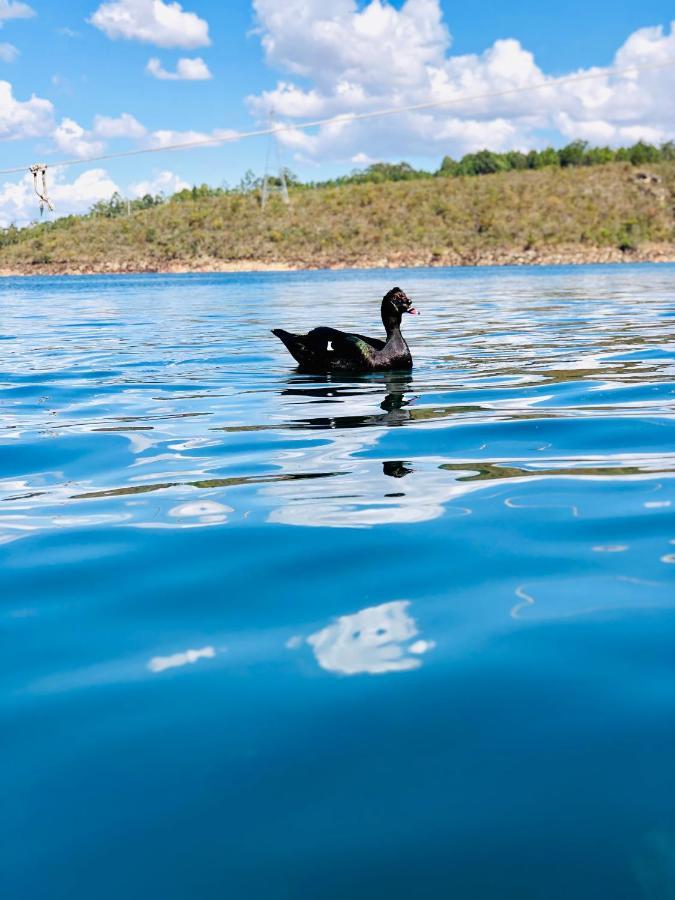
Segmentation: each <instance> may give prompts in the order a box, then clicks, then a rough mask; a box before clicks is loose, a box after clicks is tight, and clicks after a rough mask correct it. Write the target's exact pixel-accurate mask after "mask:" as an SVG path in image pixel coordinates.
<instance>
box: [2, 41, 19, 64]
mask: <svg viewBox="0 0 675 900" xmlns="http://www.w3.org/2000/svg"><path fill="white" fill-rule="evenodd" d="M18 55H19V51H18V49H17V48H16V47H15V46H14V44H7V43H4V44H0V59H1V60H2V61H3V62H6V63H11V62H14V60H15V59H16V58H17V56H18Z"/></svg>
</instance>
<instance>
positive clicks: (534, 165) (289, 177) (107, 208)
mask: <svg viewBox="0 0 675 900" xmlns="http://www.w3.org/2000/svg"><path fill="white" fill-rule="evenodd" d="M673 160H675V141H668V142H667V143H664V144H661V145H660V146H656V145H654V144H648V143H646V142H644V141H638V142H637V143H636V144H633V145H632V146H630V147H617V148H614V147H591V146H589V144H588V142H587V141H572V143H570V144H567V145H566V146H564V147H560V148H559V149H556V148H554V147H546V148H545V149H543V150H530V151H529V152H527V153H524V152H522V151H520V150H509V151H507V152H506V153H496V152H495V151H494V150H479V151H478V152H476V153H467V154H465V155H464V156H462V158H461V159H458V160H455V159H453V158H452V157H451V156H444V157H443V160H442V161H441V164H440V166H439V168H438V169H437V170H436V171H435V172H430V171H428V170H426V169H415V168H414V167H413V166H411V165H410V163H407V162H399V163H388V162H376V163H372V164H371V165H369V166H367V167H366V168H364V169H355V170H353V171H352V172H350V173H349V174H347V175H341V176H339V177H337V178H332V179H328V180H325V181H309V182H301V181H300V180H299V179H298V177H297V176H296V175H295V174H294V173H293V172H291V171H290V170H289V169H285V170H284V175H285V178H286V183H287V185H288V187H289V188H291V189H296V190H307V189H312V188H321V187H339V186H341V185H345V184H379V183H382V182H388V181H412V180H414V179H421V178H437V177H446V178H447V177H453V178H459V177H466V176H469V177H470V176H476V175H492V174H494V173H496V172H511V171H522V170H526V169H544V168H547V167H559V168H563V169H564V168H568V167H570V166H598V165H607V164H608V163H628V164H629V165H632V166H643V165H646V164H649V163H658V162H666V161H673ZM263 180H264V179H263V177H261V176H257V175H256V174H255V173H254V172H253V171H251V170H250V169H249V170H248V171H247V172H246V174H245V175H244V177H243V178H242V179H241V181H240V182H239V184H237V185H236V186H234V187H227V186H223V187H211V186H210V185H208V184H201V185H195V186H194V187H192V188H184V189H183V190H180V191H177V192H176V193H175V194H173V195H172V196H171V197H168V198H167V197H165V196H164V195H163V194H161V193H160V194H155V195H152V194H146V195H145V196H143V197H139V198H136V199H134V200H127V199H125V198H124V197H122V196H121V195H120V194H118V193H115V194H113V196H112V197H111V198H110V199H109V200H99V201H98V203H95V204H94V205H93V206H92V207H91V210H90V213H89V214H90V215H94V216H104V217H106V218H115V217H117V216H123V215H127V214H128V213H130V212H134V211H136V210H141V209H149V208H150V207H152V206H157V205H159V204H162V203H165V202H166V201H167V200H170V201H171V202H174V203H182V202H186V201H190V200H202V199H206V198H210V197H219V196H222V195H224V194H233V193H235V194H249V193H252V192H256V191H258V192H259V191H261V189H262V185H263ZM268 182H269V183H270V185H271V186H273V187H274V186H275V185H276V186H279V183H280V179H279V177H278V176H268Z"/></svg>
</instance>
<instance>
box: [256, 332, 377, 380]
mask: <svg viewBox="0 0 675 900" xmlns="http://www.w3.org/2000/svg"><path fill="white" fill-rule="evenodd" d="M273 334H275V335H276V336H277V337H278V338H279V339H280V340H281V341H283V343H284V344H285V345H286V347H287V349H288V351H289V353H290V354H291V356H292V357H293V359H295V361H296V362H297V363H298V364H299V365H300V366H302V367H303V368H308V369H313V370H315V371H321V372H329V371H335V370H340V369H346V370H359V369H361V370H367V369H371V368H373V366H374V364H375V359H374V357H375V355H376V353H377V351H378V348H377V347H376V346H375V341H374V340H373V342H372V343H371V342H370V340H371V339H369V338H365V337H363V335H359V334H349V333H348V332H345V331H338V330H337V328H314V329H313V330H312V331H310V332H309V333H308V334H291V333H290V332H288V331H284V330H283V329H281V328H275V329H274V331H273Z"/></svg>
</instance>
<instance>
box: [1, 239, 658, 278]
mask: <svg viewBox="0 0 675 900" xmlns="http://www.w3.org/2000/svg"><path fill="white" fill-rule="evenodd" d="M668 262H670V263H673V262H675V244H671V243H660V244H646V245H644V246H641V247H638V248H636V249H626V250H620V249H619V248H617V247H589V246H579V245H560V246H555V247H543V248H542V247H537V248H535V247H532V248H527V249H522V248H511V249H495V250H480V251H472V252H467V253H459V252H447V253H437V252H436V253H432V254H428V253H426V254H415V253H401V252H399V253H392V254H389V255H387V256H377V257H363V258H350V259H344V258H337V257H335V256H333V255H328V254H326V255H325V256H322V257H319V258H316V257H313V258H309V259H290V260H282V259H279V260H259V259H237V260H222V259H210V258H208V257H204V258H199V259H195V260H184V261H178V260H172V261H170V262H169V261H167V262H166V263H165V264H161V263H159V264H158V262H157V261H156V260H152V261H150V260H149V261H148V262H147V263H144V262H139V261H138V260H114V259H110V260H106V261H105V262H101V263H96V264H73V263H70V262H49V263H36V262H32V261H31V262H28V263H27V264H26V265H25V266H16V265H14V266H11V267H2V266H0V276H5V277H7V276H24V275H42V276H44V275H113V274H141V273H167V274H181V273H188V272H288V271H298V270H302V269H348V268H355V269H378V268H382V269H398V268H417V267H428V266H432V267H433V266H437V267H445V266H450V267H454V266H556V265H557V266H569V265H588V264H602V263H668Z"/></svg>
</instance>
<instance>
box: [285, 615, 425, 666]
mask: <svg viewBox="0 0 675 900" xmlns="http://www.w3.org/2000/svg"><path fill="white" fill-rule="evenodd" d="M409 607H410V601H409V600H393V601H391V602H390V603H381V604H380V605H379V606H369V607H366V608H365V609H361V610H359V611H358V612H355V613H352V614H351V615H347V616H340V617H339V618H337V619H336V620H335V621H334V622H333V623H332V624H331V625H328V626H326V628H322V629H321V630H320V631H316V632H315V633H314V634H310V635H309V637H307V638H306V642H307V643H308V644H309V645H310V647H311V648H312V650H313V652H314V656H315V657H316V660H317V662H318V664H319V665H320V666H321V668H322V669H326V671H328V672H338V673H340V674H342V675H361V674H368V675H382V674H385V673H387V672H406V671H410V670H411V669H418V668H419V667H420V666H421V665H422V660H421V657H422V656H423V655H424V654H425V653H427V652H428V651H429V650H432V649H433V648H434V646H435V644H434V642H433V641H425V640H419V639H418V640H413V638H415V637H417V635H418V634H419V629H418V627H417V622H416V621H415V619H414V618H413V617H412V616H411V615H410V613H409V611H408V609H409ZM289 645H290V646H291V647H294V646H297V639H296V640H295V641H294V640H293V639H291V642H289Z"/></svg>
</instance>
